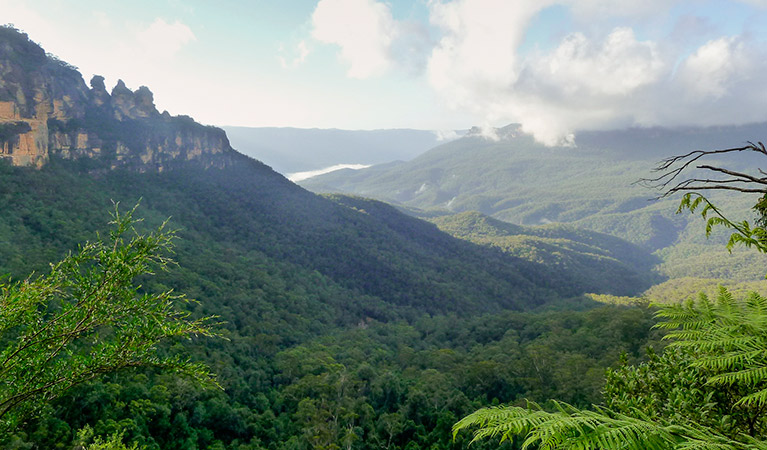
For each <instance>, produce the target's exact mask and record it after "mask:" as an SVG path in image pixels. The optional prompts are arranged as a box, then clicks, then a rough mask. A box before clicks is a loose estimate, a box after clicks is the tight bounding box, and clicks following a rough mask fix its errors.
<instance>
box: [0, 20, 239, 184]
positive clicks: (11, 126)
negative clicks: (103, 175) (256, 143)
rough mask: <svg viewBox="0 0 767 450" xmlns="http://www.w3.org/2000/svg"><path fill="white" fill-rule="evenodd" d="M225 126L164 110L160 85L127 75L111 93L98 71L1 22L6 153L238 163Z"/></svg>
mask: <svg viewBox="0 0 767 450" xmlns="http://www.w3.org/2000/svg"><path fill="white" fill-rule="evenodd" d="M235 154H236V152H235V151H234V150H232V148H231V146H230V145H229V140H228V139H227V137H226V133H224V131H223V130H221V129H219V128H215V127H208V126H203V125H200V124H198V123H196V122H195V121H194V120H192V119H191V118H190V117H186V116H175V117H172V116H170V115H169V114H168V113H167V112H166V113H162V114H161V113H160V112H158V111H157V109H156V108H155V105H154V99H153V95H152V92H151V91H150V90H149V89H148V88H146V87H144V86H142V87H140V88H138V89H137V90H136V91H131V90H130V89H128V88H127V87H126V86H125V83H123V82H122V80H120V81H118V83H117V85H116V86H115V87H114V89H112V92H111V93H109V92H107V90H106V87H105V85H104V79H103V77H100V76H95V77H93V79H92V80H91V82H90V88H88V87H87V86H86V84H85V82H84V80H83V78H82V75H80V73H79V72H78V71H77V69H76V68H74V67H72V66H70V65H69V64H67V63H65V62H63V61H60V60H58V59H57V58H55V57H53V56H51V55H46V53H45V51H44V50H43V49H42V48H41V47H40V46H39V45H37V44H35V43H34V42H32V41H30V40H29V38H28V37H27V35H26V34H24V33H21V32H19V31H18V30H15V29H13V28H11V27H0V159H6V160H9V161H10V162H11V164H13V165H17V166H36V167H41V166H42V165H44V164H45V163H46V162H47V161H49V160H50V159H51V158H55V157H60V158H66V159H78V158H90V159H94V160H97V161H99V162H100V163H102V166H103V167H108V168H116V167H129V168H132V169H136V170H140V171H162V170H164V169H166V168H168V167H169V166H171V165H173V164H175V163H178V162H181V161H194V162H196V163H199V164H202V165H203V166H204V167H223V166H226V165H228V164H231V163H232V161H233V159H232V158H233V157H234V155H235Z"/></svg>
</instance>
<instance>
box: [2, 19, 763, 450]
mask: <svg viewBox="0 0 767 450" xmlns="http://www.w3.org/2000/svg"><path fill="white" fill-rule="evenodd" d="M153 95H154V94H152V92H151V91H150V90H149V89H148V88H147V87H144V86H142V87H139V88H138V89H135V90H132V89H130V88H128V87H127V86H126V84H125V83H124V82H123V81H119V82H118V83H117V84H116V85H115V87H114V88H113V89H112V90H111V92H108V91H107V90H106V86H105V84H104V78H103V77H101V76H98V75H96V76H93V78H92V80H91V81H90V87H88V86H87V85H86V83H85V80H84V79H83V78H82V75H81V74H80V72H79V71H78V69H76V68H75V67H73V66H71V65H69V64H68V63H66V62H63V61H61V60H60V59H58V58H56V57H54V56H52V55H50V54H47V53H46V52H45V50H43V48H42V47H40V46H39V45H38V44H36V43H35V42H33V41H32V40H30V38H29V36H27V35H26V34H24V33H23V32H21V31H20V30H17V29H15V28H14V27H12V26H3V27H0V211H2V213H1V214H0V277H1V278H0V287H2V289H3V290H2V295H0V305H2V306H3V309H2V310H0V342H2V343H3V346H0V355H2V356H5V357H8V359H6V360H5V361H6V362H7V361H8V360H9V359H10V357H9V355H10V356H13V355H14V354H15V353H14V350H13V348H14V347H13V345H21V346H22V347H23V346H24V345H25V344H24V342H23V340H22V343H21V344H18V343H17V342H16V341H17V340H18V337H19V336H21V335H22V332H23V331H24V329H25V328H26V327H27V326H28V323H25V322H24V320H25V318H24V317H22V318H19V316H18V315H14V314H15V312H14V311H15V310H14V308H13V307H12V306H13V305H14V303H13V302H14V301H17V300H16V299H19V298H23V295H22V294H23V293H24V292H25V291H24V286H26V285H25V283H26V282H25V280H27V281H29V280H36V279H39V278H40V277H41V276H44V275H45V274H47V273H49V272H50V271H51V270H52V269H51V267H52V266H51V264H55V263H56V262H57V261H60V260H62V259H64V258H66V257H67V255H71V254H72V253H73V252H75V253H76V252H77V249H78V248H82V247H81V246H84V245H86V244H85V243H86V242H89V241H90V242H93V241H95V240H99V239H101V237H102V236H109V233H110V224H109V220H110V218H109V217H110V216H109V212H110V211H113V210H114V208H115V207H117V208H118V210H121V211H126V210H131V208H133V207H134V205H135V206H136V209H135V216H136V217H137V218H139V219H140V221H138V222H136V223H135V229H132V230H131V233H135V236H145V235H146V234H147V233H149V232H150V231H151V230H154V229H157V228H158V227H160V226H161V225H162V224H163V223H166V222H167V225H166V227H168V228H169V229H172V230H174V233H175V239H174V240H173V252H172V254H169V255H163V257H168V258H171V259H172V261H173V262H172V263H170V264H168V265H167V270H156V271H154V272H153V270H154V269H152V268H149V269H148V270H147V272H146V273H142V274H140V275H138V276H136V277H135V279H133V278H131V279H130V281H131V282H132V283H133V285H135V288H136V289H137V292H138V294H137V295H139V296H141V295H143V294H150V293H160V292H171V293H181V294H184V295H186V296H187V297H188V298H189V299H191V301H189V302H182V301H178V302H176V303H175V304H174V306H173V307H174V308H175V309H174V310H173V311H177V312H178V313H179V314H181V315H182V316H183V317H189V318H191V319H199V318H204V317H209V318H210V317H212V318H214V319H215V322H216V325H215V333H213V335H210V336H206V335H202V334H200V335H196V336H186V335H181V334H180V335H179V336H177V337H176V338H172V339H168V340H164V341H163V342H162V344H161V345H157V346H154V347H153V348H152V349H151V350H152V352H156V354H157V355H158V357H159V356H161V357H172V358H179V361H185V362H188V361H191V362H194V363H200V364H203V365H204V366H205V367H208V368H210V370H211V372H212V373H214V374H215V376H216V382H217V383H218V386H213V387H210V386H202V385H200V384H199V383H197V382H195V380H192V379H189V378H185V377H183V376H178V375H176V374H173V373H168V372H166V371H164V370H162V367H161V366H160V365H159V364H158V365H152V364H133V365H132V364H125V367H124V368H123V369H122V370H119V371H108V372H107V373H103V374H99V376H98V377H93V378H89V379H87V380H82V381H81V382H78V383H76V385H75V386H73V387H72V388H71V389H68V390H67V391H66V392H65V393H64V394H63V395H55V396H54V395H49V396H48V397H46V395H48V394H47V393H45V392H43V393H39V392H32V393H30V395H31V396H40V398H42V399H43V400H44V401H43V404H44V407H42V408H40V409H39V410H35V411H33V412H31V413H29V414H26V415H24V417H23V420H21V421H20V423H19V424H15V423H14V424H12V425H10V422H8V423H6V422H3V421H2V420H0V430H1V431H0V446H3V448H9V449H10V448H18V449H21V448H26V449H48V448H50V449H54V448H59V449H70V448H78V449H81V448H82V449H88V450H97V449H101V450H124V449H127V448H132V449H133V448H135V449H146V450H160V449H189V450H192V449H195V450H196V449H211V450H213V449H215V450H235V449H236V450H247V449H253V450H256V449H258V450H266V449H268V450H299V449H300V450H309V449H341V448H345V449H347V450H351V449H360V450H373V449H376V450H378V449H386V450H394V449H404V450H418V449H427V448H428V449H435V450H436V449H459V448H460V449H465V448H480V449H485V448H488V449H489V448H497V443H496V442H491V441H482V442H478V443H474V444H471V446H470V442H471V440H472V436H470V435H469V434H467V433H464V434H457V435H456V434H454V432H453V427H454V424H456V423H457V422H459V421H460V420H461V419H462V418H463V417H466V416H467V415H468V414H470V413H472V412H473V411H476V410H477V409H479V408H482V407H486V406H491V405H492V406H498V405H502V404H504V405H514V406H525V405H528V403H527V402H528V401H532V402H539V403H541V404H545V405H547V407H551V406H552V405H554V403H545V402H547V401H549V400H550V399H559V401H562V402H566V403H567V404H569V405H572V407H573V408H588V407H590V406H591V405H600V404H602V403H603V402H605V401H607V399H609V398H610V397H608V396H606V388H605V387H604V386H605V380H606V378H609V377H610V376H613V377H614V376H615V374H616V373H618V372H620V371H622V370H626V371H630V370H633V369H631V368H632V367H634V366H632V364H643V363H647V362H648V361H649V362H651V363H652V362H653V361H656V359H655V358H656V355H657V354H661V353H662V352H663V349H664V348H665V347H666V345H667V344H666V341H664V340H663V337H664V335H666V333H668V332H669V331H668V330H665V329H659V328H657V327H654V325H655V324H657V323H658V320H659V318H658V316H657V312H658V311H659V309H658V306H657V305H652V304H651V303H652V302H658V303H663V304H672V305H673V304H678V303H679V302H681V301H684V300H686V299H687V298H690V297H694V296H696V295H697V294H698V292H700V291H706V292H708V293H709V295H710V296H711V297H712V298H713V297H714V296H716V295H717V292H720V291H718V288H717V287H716V286H718V285H720V284H721V285H727V286H729V287H731V290H732V292H734V293H736V294H737V295H738V296H741V295H746V292H748V291H758V292H765V291H767V284H766V283H767V282H765V281H764V275H765V273H767V269H765V267H767V264H765V263H767V256H765V255H763V254H760V253H758V252H756V251H754V250H748V249H741V248H738V249H735V250H734V251H733V252H732V253H729V252H728V251H727V249H726V248H725V246H724V243H725V242H726V238H727V236H728V233H727V232H726V230H721V229H716V230H715V231H714V233H713V234H712V236H711V237H710V238H706V236H705V233H704V231H703V229H704V227H705V224H704V221H703V220H702V219H701V218H700V217H699V216H698V215H697V214H696V215H690V214H689V213H686V214H681V215H677V214H675V211H676V210H677V207H678V205H679V198H666V199H662V200H660V201H652V202H651V201H648V198H649V197H652V196H653V195H654V192H653V191H650V190H647V189H645V188H642V187H641V186H638V185H637V184H636V183H635V182H636V181H637V180H639V179H640V178H646V177H650V176H651V174H652V171H651V170H652V168H653V167H654V165H655V164H656V162H657V161H658V160H659V159H661V158H663V157H666V156H669V155H674V154H678V153H683V152H686V151H688V149H690V148H698V147H701V146H706V148H710V146H714V147H717V146H730V145H732V144H733V143H734V144H738V143H739V142H742V141H744V140H757V139H758V138H759V134H760V133H762V131H763V128H764V126H763V125H744V126H733V127H719V128H689V129H687V128H675V129H661V128H648V129H628V130H622V131H605V132H584V133H582V134H579V135H578V139H577V141H576V143H577V145H576V146H575V147H547V146H544V145H542V144H540V143H538V142H537V141H535V140H534V139H533V137H532V136H530V135H528V134H525V133H522V132H521V130H520V128H519V127H518V126H516V125H510V126H507V127H505V128H502V129H499V130H496V131H497V135H498V136H499V139H498V140H492V139H487V138H486V137H483V136H480V134H481V133H480V131H479V129H472V130H470V131H469V132H468V133H467V134H466V135H465V136H463V137H458V136H457V135H456V136H453V135H451V139H450V140H449V142H444V143H443V142H442V141H440V140H439V138H438V136H437V135H436V134H434V133H432V132H431V131H421V130H413V129H391V130H375V131H367V132H361V131H357V132H354V131H342V130H317V129H312V130H307V129H303V130H302V129H294V128H278V127H262V128H255V127H225V128H224V129H221V128H217V127H214V126H209V125H202V124H200V123H198V122H196V121H195V120H194V119H193V118H191V117H189V116H185V115H171V114H170V113H168V112H167V111H164V112H160V111H159V110H158V108H157V107H156V105H155V103H154V97H153ZM309 147H311V149H312V151H311V152H309V153H311V154H310V155H309V156H307V153H305V152H308V150H307V148H309ZM360 149H364V150H365V151H361V150H360ZM241 152H242V153H241ZM255 155H264V156H263V160H260V159H261V158H260V157H259V158H254V156H255ZM726 163H727V164H731V162H729V161H728V162H726ZM752 163H753V161H751V160H750V159H748V158H742V159H737V160H735V162H734V164H736V165H735V166H730V167H736V168H737V167H748V166H749V165H751V164H752ZM334 164H362V165H365V166H369V167H364V168H359V169H357V170H351V169H341V170H337V171H333V172H331V173H326V174H321V175H317V176H313V177H309V178H306V179H303V180H300V181H299V183H298V184H296V183H293V182H291V181H290V180H289V179H288V178H286V176H284V175H283V173H284V174H285V175H286V174H287V173H293V172H302V171H311V170H318V169H322V168H324V167H327V166H331V165H334ZM656 194H657V193H656ZM710 198H711V199H712V200H713V201H714V202H715V203H718V204H723V205H726V208H727V211H728V213H729V212H730V211H731V212H732V214H733V215H732V217H737V218H738V219H740V218H749V220H751V219H752V217H751V216H752V215H753V211H751V210H750V208H751V206H753V203H754V200H753V199H751V198H749V197H747V196H743V195H735V196H723V195H712V196H711V197H710ZM115 205H117V206H115ZM118 250H120V249H119V248H118V246H117V244H115V249H114V251H115V252H118ZM118 253H119V252H118ZM99 257H104V256H103V255H100V256H99ZM104 258H105V257H104ZM93 267H94V265H87V266H86V267H83V268H82V269H81V270H82V274H85V273H87V271H88V270H91V269H93ZM78 270H80V269H78ZM80 273H81V272H77V274H80ZM78 276H79V275H78ZM115 276H117V275H115ZM83 277H84V275H83ZM75 278H77V277H75ZM75 288H76V286H75ZM75 288H73V289H75ZM54 291H55V290H53V291H52V292H50V293H49V297H50V299H52V300H50V302H48V303H44V302H43V301H42V300H40V301H41V303H40V305H39V306H36V307H35V308H36V310H39V311H40V312H41V314H42V315H41V317H43V318H45V317H55V314H56V313H59V312H62V311H63V312H64V313H65V314H68V312H67V311H69V309H67V308H72V310H76V309H77V308H78V307H80V306H81V305H82V302H81V301H80V300H76V301H75V302H74V303H71V304H69V303H66V302H63V301H62V300H60V299H59V297H57V294H58V293H57V292H54ZM94 295H95V294H94ZM85 297H87V295H86V296H85ZM35 301H37V300H35ZM754 302H755V301H754ZM756 303H758V302H756ZM134 313H135V314H136V317H141V313H142V311H140V310H137V311H135V312H134ZM41 320H42V319H41ZM128 322H129V321H128ZM157 326H158V327H161V326H163V324H161V323H158V324H157ZM51 327H53V325H51ZM110 333H114V329H110V328H109V327H104V328H101V329H98V330H97V331H96V332H94V333H93V334H92V335H87V336H80V334H84V332H82V331H75V332H73V333H72V334H73V335H74V336H76V337H78V338H79V337H87V339H88V342H89V343H88V344H82V345H81V346H80V347H77V346H75V347H73V348H69V347H67V349H68V350H67V352H68V353H66V352H65V353H66V354H67V355H69V357H71V356H72V355H75V356H77V355H80V354H81V353H83V352H85V351H90V350H92V349H94V348H95V349H97V350H98V348H99V347H98V343H99V342H100V341H99V340H100V339H103V338H104V336H111V334H110ZM56 339H62V340H61V343H59V341H58V340H56V341H55V343H54V344H51V345H53V346H54V347H56V346H58V345H60V346H61V348H64V347H65V346H66V345H67V344H68V343H70V342H71V341H70V340H69V339H70V336H69V335H67V334H66V333H65V334H64V335H63V337H61V336H58V337H57V338H56ZM73 339H74V338H73ZM45 345H49V343H46V344H45ZM61 358H62V359H64V358H65V356H61ZM45 364H48V365H45ZM56 364H57V361H56V360H55V358H52V359H51V361H45V362H44V366H45V367H47V368H48V370H51V371H55V370H62V369H61V366H57V365H56ZM134 365H135V366H136V367H134ZM638 367H645V366H638ZM3 370H6V369H5V368H4V366H0V394H3V392H4V390H10V389H11V387H13V388H14V389H15V388H17V386H10V384H9V383H10V382H9V381H7V380H8V379H6V378H3V377H2V374H3ZM52 373H53V372H52ZM608 374H612V375H608ZM701 389H703V388H701ZM2 398H3V397H2V396H0V400H2ZM8 403H9V404H10V403H11V402H8ZM2 404H3V403H0V405H2ZM8 408H13V405H10V406H8ZM0 419H2V415H0ZM105 439H112V440H114V442H112V443H110V444H104V442H105V441H104V440H105ZM520 444H521V441H516V440H515V441H513V442H511V443H508V444H503V445H504V447H503V448H520ZM102 445H112V447H106V446H102ZM100 446H101V447H100ZM132 446H133V447H132Z"/></svg>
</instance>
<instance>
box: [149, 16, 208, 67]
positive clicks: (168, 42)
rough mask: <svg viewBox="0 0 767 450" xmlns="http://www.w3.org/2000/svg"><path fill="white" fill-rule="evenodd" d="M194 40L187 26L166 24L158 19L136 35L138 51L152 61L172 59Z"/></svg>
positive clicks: (176, 22)
mask: <svg viewBox="0 0 767 450" xmlns="http://www.w3.org/2000/svg"><path fill="white" fill-rule="evenodd" d="M195 40H196V38H195V36H194V33H193V32H192V30H191V29H190V28H189V27H188V26H187V25H185V24H183V23H181V22H179V21H175V22H173V23H167V22H166V21H165V20H163V19H161V18H159V17H158V18H157V19H155V20H154V22H152V24H151V25H149V26H148V27H147V28H145V29H143V30H140V31H139V32H138V33H136V42H137V43H138V45H139V50H140V51H141V52H142V53H144V54H145V55H147V56H149V57H150V58H152V59H165V58H169V57H172V56H173V55H175V54H176V53H178V51H179V50H181V48H183V47H184V45H186V44H188V43H189V42H192V41H195Z"/></svg>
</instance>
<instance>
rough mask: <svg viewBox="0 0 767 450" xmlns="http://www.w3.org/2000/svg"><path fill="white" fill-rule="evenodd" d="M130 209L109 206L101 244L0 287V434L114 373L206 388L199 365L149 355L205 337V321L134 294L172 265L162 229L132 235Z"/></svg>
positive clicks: (172, 297) (166, 296) (160, 297)
mask: <svg viewBox="0 0 767 450" xmlns="http://www.w3.org/2000/svg"><path fill="white" fill-rule="evenodd" d="M134 210H135V208H134ZM134 210H131V211H129V212H128V213H127V214H121V213H120V212H119V211H118V210H117V208H116V207H115V212H114V213H113V216H112V222H111V224H113V228H112V230H111V231H110V233H109V238H108V239H101V238H99V239H97V240H96V241H93V242H87V243H86V244H84V245H82V246H80V247H79V249H78V251H77V252H75V253H70V254H69V255H67V256H66V257H65V258H64V259H63V260H62V261H61V262H58V263H56V264H52V265H51V266H50V271H49V272H48V273H47V274H44V275H41V276H38V277H30V278H28V279H25V280H23V281H17V282H8V283H6V284H4V285H2V286H0V432H8V431H11V430H14V429H15V428H17V427H18V426H19V425H20V424H21V423H22V422H23V421H24V420H25V419H27V418H28V417H30V416H32V415H34V414H35V413H37V412H39V411H40V410H41V409H43V408H44V407H45V406H46V405H48V404H49V403H50V402H51V401H52V400H54V399H56V398H58V397H60V396H62V395H63V394H64V393H65V392H67V391H68V390H70V389H71V388H72V387H74V386H76V385H79V384H81V383H83V382H85V381H87V380H91V379H93V378H95V377H97V376H99V375H102V374H106V373H111V372H115V371H117V370H120V369H125V368H131V367H147V366H150V367H157V368H162V369H164V370H170V371H173V372H177V373H182V374H185V375H188V376H191V377H192V378H194V379H196V380H198V381H200V382H202V383H207V384H210V383H215V381H214V380H213V378H212V377H211V375H210V373H209V372H208V370H207V368H206V367H205V366H204V365H202V364H198V363H191V362H190V361H189V360H188V359H185V358H182V357H179V356H164V355H162V354H161V353H160V352H159V351H158V346H159V344H160V343H161V342H163V341H166V340H168V339H171V338H188V337H191V336H196V335H201V336H211V335H212V334H213V331H212V330H211V320H210V318H209V317H208V318H202V319H193V318H191V317H190V315H189V314H188V313H187V312H183V311H181V310H179V309H177V308H176V306H175V305H176V303H178V302H180V301H184V300H185V299H184V297H183V296H181V295H177V294H174V293H173V292H172V291H170V290H168V291H164V292H160V293H157V294H153V293H148V292H143V291H142V289H141V285H139V284H137V283H136V279H137V277H140V276H142V275H146V274H152V273H153V271H154V270H157V269H160V270H162V269H165V268H166V267H167V266H168V265H169V264H171V263H172V261H171V259H169V257H168V256H167V254H168V253H169V252H170V251H171V250H172V241H173V237H174V233H173V232H172V231H168V230H166V229H165V228H164V225H163V226H161V227H160V228H159V229H157V230H155V231H152V232H149V233H145V234H141V233H139V232H138V231H137V230H136V228H135V227H134V224H135V223H136V222H137V221H136V220H134V219H133V212H134Z"/></svg>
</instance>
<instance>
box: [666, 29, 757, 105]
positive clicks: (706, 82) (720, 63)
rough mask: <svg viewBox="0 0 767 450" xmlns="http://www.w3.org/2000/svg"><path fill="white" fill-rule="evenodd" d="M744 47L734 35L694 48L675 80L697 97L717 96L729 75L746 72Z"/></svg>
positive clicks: (726, 83)
mask: <svg viewBox="0 0 767 450" xmlns="http://www.w3.org/2000/svg"><path fill="white" fill-rule="evenodd" d="M744 51H745V49H744V46H743V43H742V42H739V41H738V40H736V39H735V38H727V37H725V38H720V39H716V40H713V41H710V42H708V43H706V44H705V45H703V46H702V47H700V48H698V50H697V51H696V52H695V53H693V54H692V55H690V57H688V58H687V60H686V61H685V62H684V64H683V65H682V67H681V69H680V70H679V73H678V78H679V80H680V81H681V82H682V83H683V85H684V86H686V87H687V91H688V92H691V93H693V94H695V96H697V97H701V98H706V97H712V98H721V97H723V96H724V95H726V94H727V92H728V87H729V86H728V85H729V84H730V82H731V80H732V78H733V76H735V75H737V74H738V73H748V72H749V70H748V69H749V67H748V66H749V62H748V58H747V57H746V55H745V54H744Z"/></svg>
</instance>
